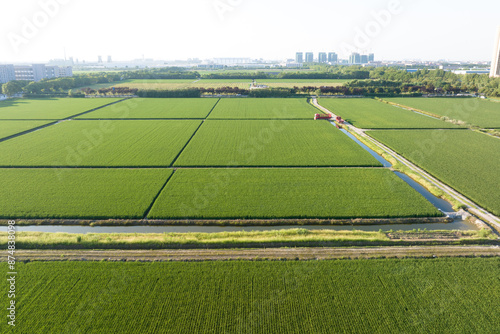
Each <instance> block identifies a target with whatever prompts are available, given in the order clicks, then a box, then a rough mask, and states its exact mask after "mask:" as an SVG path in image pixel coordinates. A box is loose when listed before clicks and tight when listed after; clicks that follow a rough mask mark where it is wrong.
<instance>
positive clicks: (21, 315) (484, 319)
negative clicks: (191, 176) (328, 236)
mask: <svg viewBox="0 0 500 334" xmlns="http://www.w3.org/2000/svg"><path fill="white" fill-rule="evenodd" d="M0 267H1V269H2V270H3V271H4V272H7V271H8V269H7V263H6V262H3V263H1V264H0ZM17 267H18V268H17V269H18V272H19V277H22V279H21V280H18V282H17V289H16V290H19V291H21V292H22V293H19V294H18V297H16V305H17V306H18V309H17V314H16V320H17V325H16V331H18V332H20V333H21V332H22V333H32V334H38V333H40V334H42V333H43V334H45V333H65V332H73V333H89V334H91V333H126V332H130V331H131V329H133V332H135V333H220V332H227V333H377V334H378V333H380V334H382V333H383V334H385V333H450V334H451V333H496V332H497V331H498V321H497V320H498V314H499V313H500V304H499V303H498V296H499V295H500V281H499V280H498V277H499V276H500V270H499V268H500V260H499V258H438V259H403V260H395V259H379V260H376V259H372V260H336V261H213V262H211V261H207V262H153V263H138V262H91V261H80V262H79V261H69V262H68V261H54V262H36V261H35V262H28V263H19V264H17ZM7 284H8V282H7V280H5V279H4V280H2V282H1V283H0V287H1V288H2V289H3V291H8V285H7ZM485 287H488V288H485ZM138 306H140V307H138ZM0 331H1V332H7V322H6V321H2V322H1V323H0Z"/></svg>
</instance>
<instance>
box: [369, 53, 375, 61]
mask: <svg viewBox="0 0 500 334" xmlns="http://www.w3.org/2000/svg"><path fill="white" fill-rule="evenodd" d="M374 61H375V54H373V53H369V54H368V62H370V63H371V62H374Z"/></svg>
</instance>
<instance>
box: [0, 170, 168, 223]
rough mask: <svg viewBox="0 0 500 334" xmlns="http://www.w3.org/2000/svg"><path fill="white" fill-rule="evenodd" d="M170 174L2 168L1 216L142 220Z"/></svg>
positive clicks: (161, 172)
mask: <svg viewBox="0 0 500 334" xmlns="http://www.w3.org/2000/svg"><path fill="white" fill-rule="evenodd" d="M171 173H172V171H171V170H170V169H78V168H70V169H60V168H55V169H54V168H53V169H48V168H36V169H35V168H15V169H11V168H7V169H2V170H1V171H0V184H2V191H3V192H4V194H5V196H0V217H1V218H2V219H12V218H13V217H15V218H17V219H20V218H80V219H83V218H85V219H107V218H142V217H144V214H145V212H146V210H147V209H148V207H149V206H150V204H151V202H152V201H153V199H154V197H155V196H156V195H157V193H158V192H159V191H160V189H161V187H162V186H163V184H164V183H165V181H166V180H167V178H168V177H169V176H170V174H171Z"/></svg>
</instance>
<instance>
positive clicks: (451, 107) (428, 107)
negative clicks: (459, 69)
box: [387, 98, 500, 128]
mask: <svg viewBox="0 0 500 334" xmlns="http://www.w3.org/2000/svg"><path fill="white" fill-rule="evenodd" d="M387 100H388V101H391V102H395V103H398V104H401V105H404V106H408V107H411V108H416V109H420V110H424V111H427V112H430V113H432V114H435V115H439V116H446V117H448V118H450V119H455V120H461V121H464V122H467V123H469V124H473V125H477V126H480V127H483V128H500V103H498V102H492V101H485V100H481V99H476V98H393V99H387Z"/></svg>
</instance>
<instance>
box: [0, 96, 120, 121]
mask: <svg viewBox="0 0 500 334" xmlns="http://www.w3.org/2000/svg"><path fill="white" fill-rule="evenodd" d="M118 100H119V99H111V98H110V99H108V98H99V99H70V98H50V99H9V100H5V101H0V119H53V120H56V119H62V118H67V117H70V116H73V115H77V114H79V113H82V112H85V111H87V110H92V109H94V108H97V107H100V106H103V105H105V104H108V103H112V102H115V101H118Z"/></svg>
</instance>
